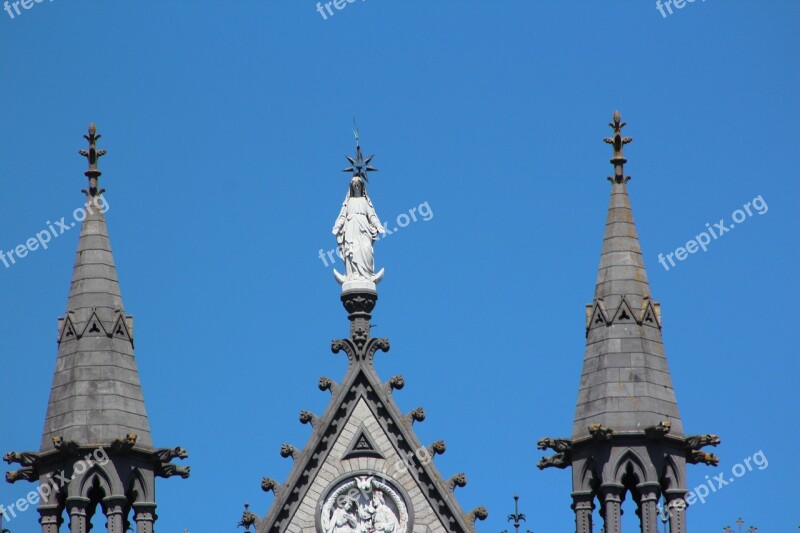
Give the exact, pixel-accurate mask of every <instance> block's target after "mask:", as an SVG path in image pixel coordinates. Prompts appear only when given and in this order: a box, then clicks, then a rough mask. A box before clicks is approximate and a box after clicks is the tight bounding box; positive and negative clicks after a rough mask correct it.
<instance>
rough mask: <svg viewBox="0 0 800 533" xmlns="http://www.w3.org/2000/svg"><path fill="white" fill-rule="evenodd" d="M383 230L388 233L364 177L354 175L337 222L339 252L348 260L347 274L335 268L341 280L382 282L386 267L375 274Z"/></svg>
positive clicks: (344, 259)
mask: <svg viewBox="0 0 800 533" xmlns="http://www.w3.org/2000/svg"><path fill="white" fill-rule="evenodd" d="M379 233H386V230H385V229H384V228H383V226H382V225H381V221H380V219H379V218H378V215H377V214H376V213H375V208H374V207H372V201H370V199H369V196H368V195H367V189H366V186H365V184H364V179H363V178H362V177H361V176H359V175H355V176H353V179H351V180H350V187H349V189H348V191H347V196H345V198H344V202H343V203H342V210H341V211H340V212H339V216H338V217H337V218H336V223H335V224H334V225H333V234H334V235H336V242H337V243H338V244H339V255H340V256H341V258H342V260H343V261H344V265H345V269H346V270H345V274H344V275H341V274H339V273H338V272H336V270H334V271H333V272H334V275H335V276H336V280H337V281H338V282H339V283H346V282H348V281H368V282H370V283H378V282H379V281H380V279H381V277H383V269H381V271H380V272H378V274H375V254H374V252H373V243H374V242H375V241H376V240H377V239H378V234H379Z"/></svg>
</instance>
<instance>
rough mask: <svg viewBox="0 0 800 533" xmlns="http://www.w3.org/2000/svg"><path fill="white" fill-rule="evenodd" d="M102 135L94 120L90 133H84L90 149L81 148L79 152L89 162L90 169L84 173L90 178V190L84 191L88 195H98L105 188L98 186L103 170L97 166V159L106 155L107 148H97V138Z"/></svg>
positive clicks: (90, 125)
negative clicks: (98, 179)
mask: <svg viewBox="0 0 800 533" xmlns="http://www.w3.org/2000/svg"><path fill="white" fill-rule="evenodd" d="M100 137H101V135H99V134H98V133H97V126H95V125H94V122H92V123H91V124H89V134H88V135H84V136H83V138H84V139H86V140H87V141H88V142H89V149H88V150H79V151H78V153H79V154H81V155H82V156H83V157H85V158H86V160H87V161H88V162H89V169H88V170H87V171H86V172H84V175H85V176H86V177H87V178H89V190H88V191H87V190H86V189H83V191H82V192H83V193H84V194H85V195H86V196H97V195H100V194H103V192H104V191H105V189H98V188H97V178H99V177H100V175H101V174H102V172H100V170H98V168H97V161H98V160H99V159H100V158H101V157H103V156H104V155H106V151H105V150H98V149H97V140H98V139H99V138H100Z"/></svg>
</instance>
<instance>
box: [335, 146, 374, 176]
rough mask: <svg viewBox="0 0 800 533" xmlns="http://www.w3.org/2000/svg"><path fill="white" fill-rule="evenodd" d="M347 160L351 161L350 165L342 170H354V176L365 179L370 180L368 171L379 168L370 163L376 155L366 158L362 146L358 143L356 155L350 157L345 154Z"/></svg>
mask: <svg viewBox="0 0 800 533" xmlns="http://www.w3.org/2000/svg"><path fill="white" fill-rule="evenodd" d="M345 157H346V158H347V160H348V161H349V162H350V166H349V167H347V168H345V169H344V170H342V172H352V173H353V176H360V177H362V178H363V179H364V181H367V182H368V181H369V179H368V178H367V172H377V171H378V169H377V168H375V167H373V166H372V165H371V164H370V163H371V162H372V158H373V157H375V156H374V155H371V156H369V157H367V158H366V159H365V158H364V155H363V154H362V153H361V146H360V145H356V156H355V157H350V156H349V155H346V156H345Z"/></svg>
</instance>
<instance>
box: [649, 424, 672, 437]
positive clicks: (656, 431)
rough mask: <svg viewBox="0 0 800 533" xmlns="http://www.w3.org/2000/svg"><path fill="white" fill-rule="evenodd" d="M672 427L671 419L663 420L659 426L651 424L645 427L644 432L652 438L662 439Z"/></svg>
mask: <svg viewBox="0 0 800 533" xmlns="http://www.w3.org/2000/svg"><path fill="white" fill-rule="evenodd" d="M670 429H672V424H671V423H670V421H669V420H662V421H661V422H659V423H658V425H657V426H650V427H647V428H644V433H645V435H647V438H649V439H652V440H661V439H663V438H664V436H665V435H666V434H667V433H669V431H670Z"/></svg>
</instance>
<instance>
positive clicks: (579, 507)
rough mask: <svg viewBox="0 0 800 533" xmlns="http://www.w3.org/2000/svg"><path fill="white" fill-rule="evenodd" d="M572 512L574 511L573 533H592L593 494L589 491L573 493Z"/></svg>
mask: <svg viewBox="0 0 800 533" xmlns="http://www.w3.org/2000/svg"><path fill="white" fill-rule="evenodd" d="M572 510H573V511H575V533H592V511H594V494H593V493H592V492H591V491H583V492H573V493H572Z"/></svg>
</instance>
